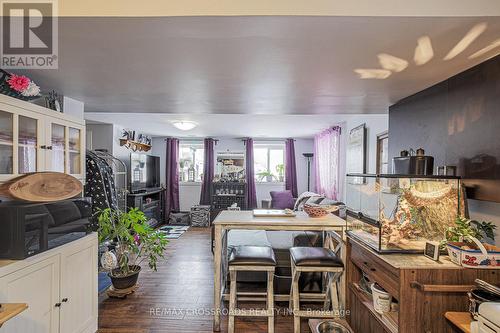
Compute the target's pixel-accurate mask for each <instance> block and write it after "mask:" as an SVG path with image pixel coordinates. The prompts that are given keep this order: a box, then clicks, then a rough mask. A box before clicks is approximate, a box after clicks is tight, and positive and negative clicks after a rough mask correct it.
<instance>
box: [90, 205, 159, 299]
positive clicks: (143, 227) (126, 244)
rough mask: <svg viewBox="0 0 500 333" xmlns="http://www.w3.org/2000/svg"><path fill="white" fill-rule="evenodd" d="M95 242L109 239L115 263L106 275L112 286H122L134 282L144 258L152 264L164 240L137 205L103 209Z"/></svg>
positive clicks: (153, 265) (154, 262)
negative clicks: (125, 208) (126, 210)
mask: <svg viewBox="0 0 500 333" xmlns="http://www.w3.org/2000/svg"><path fill="white" fill-rule="evenodd" d="M98 221H99V229H98V233H99V242H101V243H102V242H106V241H109V242H112V243H113V244H114V248H115V256H116V265H115V267H105V268H108V269H109V273H108V275H109V277H110V278H111V282H112V283H113V287H114V288H115V289H126V288H130V287H132V286H134V285H135V284H136V283H137V279H138V277H139V272H140V271H141V263H142V262H143V261H144V260H148V264H149V268H151V269H152V270H154V271H156V265H157V262H158V260H159V259H160V258H163V252H164V251H165V248H166V246H167V244H168V241H167V239H166V238H165V235H164V234H163V233H161V232H158V231H156V230H154V229H153V228H151V227H150V226H149V225H148V224H147V223H146V222H147V218H146V215H144V213H143V212H142V211H140V210H139V209H137V208H132V209H130V210H129V211H128V212H123V211H120V210H112V209H109V208H107V209H104V210H102V211H101V212H100V214H99V217H98Z"/></svg>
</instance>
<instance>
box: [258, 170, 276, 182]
mask: <svg viewBox="0 0 500 333" xmlns="http://www.w3.org/2000/svg"><path fill="white" fill-rule="evenodd" d="M257 176H258V177H259V181H262V180H263V179H264V178H267V181H272V180H273V179H276V176H275V175H274V174H272V173H271V172H269V171H261V172H259V173H257Z"/></svg>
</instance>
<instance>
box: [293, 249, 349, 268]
mask: <svg viewBox="0 0 500 333" xmlns="http://www.w3.org/2000/svg"><path fill="white" fill-rule="evenodd" d="M290 256H291V257H292V260H293V262H294V263H295V265H296V266H313V267H344V263H343V262H342V260H341V259H340V258H339V257H337V255H336V254H335V253H334V252H333V251H332V250H330V249H325V248H323V247H292V248H291V249H290Z"/></svg>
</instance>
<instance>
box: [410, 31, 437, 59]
mask: <svg viewBox="0 0 500 333" xmlns="http://www.w3.org/2000/svg"><path fill="white" fill-rule="evenodd" d="M433 57H434V50H433V49H432V43H431V39H430V37H429V36H422V37H420V38H419V39H418V40H417V47H416V48H415V55H414V56H413V60H414V61H415V64H416V65H417V66H421V65H424V64H426V63H428V62H429V61H430V60H431V59H432V58H433Z"/></svg>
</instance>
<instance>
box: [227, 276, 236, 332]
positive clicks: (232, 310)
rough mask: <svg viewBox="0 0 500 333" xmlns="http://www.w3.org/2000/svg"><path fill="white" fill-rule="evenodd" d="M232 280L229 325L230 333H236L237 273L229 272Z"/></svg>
mask: <svg viewBox="0 0 500 333" xmlns="http://www.w3.org/2000/svg"><path fill="white" fill-rule="evenodd" d="M229 275H230V278H231V284H230V287H229V323H228V327H227V330H228V333H234V316H235V311H236V292H237V291H236V271H234V270H231V269H230V271H229Z"/></svg>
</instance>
